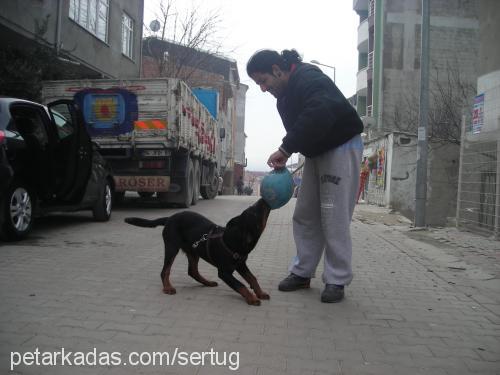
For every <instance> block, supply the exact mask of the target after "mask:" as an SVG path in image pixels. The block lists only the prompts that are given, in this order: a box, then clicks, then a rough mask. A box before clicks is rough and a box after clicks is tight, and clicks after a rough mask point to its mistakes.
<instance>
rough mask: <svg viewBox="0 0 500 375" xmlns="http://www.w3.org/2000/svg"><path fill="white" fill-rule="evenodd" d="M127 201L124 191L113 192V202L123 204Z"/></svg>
mask: <svg viewBox="0 0 500 375" xmlns="http://www.w3.org/2000/svg"><path fill="white" fill-rule="evenodd" d="M124 201H125V192H124V191H114V192H113V204H115V205H116V204H122V203H123V202H124Z"/></svg>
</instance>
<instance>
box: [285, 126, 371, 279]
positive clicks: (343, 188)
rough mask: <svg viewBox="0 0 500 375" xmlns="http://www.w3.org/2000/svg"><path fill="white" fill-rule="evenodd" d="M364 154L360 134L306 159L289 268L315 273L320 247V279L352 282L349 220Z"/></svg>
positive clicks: (294, 219) (309, 274) (306, 273)
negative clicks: (323, 254) (292, 256)
mask: <svg viewBox="0 0 500 375" xmlns="http://www.w3.org/2000/svg"><path fill="white" fill-rule="evenodd" d="M362 153H363V142H362V140H361V136H359V135H357V136H355V137H354V138H352V139H351V140H350V141H348V142H347V143H345V144H343V145H341V146H339V147H336V148H334V149H332V150H329V151H327V152H325V153H323V154H321V155H319V156H316V157H314V158H306V160H305V165H304V172H303V176H302V182H301V185H300V189H299V194H298V199H297V204H296V206H295V212H294V214H293V235H294V238H295V244H296V246H297V256H296V257H295V258H294V260H293V261H292V265H291V267H290V271H291V272H293V273H294V274H296V275H298V276H302V277H314V273H315V270H316V267H317V266H318V263H319V261H320V259H321V255H322V253H323V250H324V251H325V259H324V271H323V282H324V283H325V284H336V285H347V284H349V283H350V282H351V280H352V268H351V258H352V243H351V232H350V224H351V220H352V213H353V211H354V205H355V204H356V194H357V191H358V187H359V186H358V184H359V171H360V166H361V157H362Z"/></svg>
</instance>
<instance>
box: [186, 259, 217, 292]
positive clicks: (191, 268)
mask: <svg viewBox="0 0 500 375" xmlns="http://www.w3.org/2000/svg"><path fill="white" fill-rule="evenodd" d="M186 255H187V258H188V264H189V265H188V275H189V276H191V277H192V278H193V279H195V280H196V281H198V282H199V283H201V284H203V285H205V286H217V283H216V282H215V281H209V280H207V279H205V278H204V277H203V276H201V275H200V272H199V271H198V261H199V260H200V257H199V256H198V255H193V254H187V253H186Z"/></svg>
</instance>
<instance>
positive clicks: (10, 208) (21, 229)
mask: <svg viewBox="0 0 500 375" xmlns="http://www.w3.org/2000/svg"><path fill="white" fill-rule="evenodd" d="M33 219H34V218H33V198H32V195H31V193H30V191H29V189H28V188H27V187H26V186H25V185H23V184H22V183H14V184H13V185H12V186H11V187H10V188H9V189H8V190H7V194H6V195H5V201H4V223H3V233H4V237H5V238H6V239H7V240H20V239H22V238H24V237H26V236H27V235H28V233H29V232H30V231H31V227H32V226H33Z"/></svg>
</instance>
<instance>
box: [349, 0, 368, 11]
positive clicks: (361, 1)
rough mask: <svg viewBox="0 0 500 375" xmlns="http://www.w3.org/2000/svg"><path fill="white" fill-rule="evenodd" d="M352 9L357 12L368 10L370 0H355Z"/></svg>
mask: <svg viewBox="0 0 500 375" xmlns="http://www.w3.org/2000/svg"><path fill="white" fill-rule="evenodd" d="M352 9H354V10H355V11H356V12H357V11H360V10H368V0H353V2H352Z"/></svg>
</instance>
